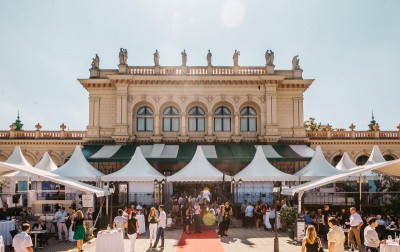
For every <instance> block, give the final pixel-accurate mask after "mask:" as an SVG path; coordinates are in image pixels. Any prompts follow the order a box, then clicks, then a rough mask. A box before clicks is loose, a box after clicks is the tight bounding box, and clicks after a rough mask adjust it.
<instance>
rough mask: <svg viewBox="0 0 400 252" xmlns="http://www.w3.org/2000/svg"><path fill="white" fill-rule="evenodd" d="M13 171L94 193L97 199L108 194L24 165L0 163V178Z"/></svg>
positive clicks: (99, 189)
mask: <svg viewBox="0 0 400 252" xmlns="http://www.w3.org/2000/svg"><path fill="white" fill-rule="evenodd" d="M14 171H18V172H23V173H25V174H27V175H29V176H38V177H39V178H43V179H46V180H47V181H52V182H54V183H58V184H62V185H65V186H69V187H72V188H75V189H78V190H80V191H83V192H88V193H95V194H96V195H97V197H102V196H107V195H108V194H109V192H108V191H107V190H103V189H101V188H97V187H94V186H91V185H87V184H84V183H81V182H78V181H74V180H72V179H68V178H65V177H62V176H59V175H56V174H54V173H51V172H47V171H43V170H40V169H37V168H33V167H27V166H24V165H16V164H8V163H5V162H0V176H4V175H5V174H7V173H10V172H14Z"/></svg>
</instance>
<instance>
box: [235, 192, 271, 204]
mask: <svg viewBox="0 0 400 252" xmlns="http://www.w3.org/2000/svg"><path fill="white" fill-rule="evenodd" d="M234 197H235V201H236V204H242V203H243V201H245V200H247V202H250V203H251V204H255V203H256V202H257V201H260V202H261V203H263V204H264V203H267V204H271V203H273V202H274V195H273V193H264V192H260V193H256V192H253V193H235V194H234Z"/></svg>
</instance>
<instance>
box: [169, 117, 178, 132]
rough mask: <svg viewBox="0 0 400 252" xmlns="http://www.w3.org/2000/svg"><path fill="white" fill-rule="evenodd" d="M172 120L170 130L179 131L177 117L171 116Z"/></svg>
mask: <svg viewBox="0 0 400 252" xmlns="http://www.w3.org/2000/svg"><path fill="white" fill-rule="evenodd" d="M171 120H172V131H179V118H171Z"/></svg>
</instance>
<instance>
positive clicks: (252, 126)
mask: <svg viewBox="0 0 400 252" xmlns="http://www.w3.org/2000/svg"><path fill="white" fill-rule="evenodd" d="M256 130H257V120H256V118H249V131H256Z"/></svg>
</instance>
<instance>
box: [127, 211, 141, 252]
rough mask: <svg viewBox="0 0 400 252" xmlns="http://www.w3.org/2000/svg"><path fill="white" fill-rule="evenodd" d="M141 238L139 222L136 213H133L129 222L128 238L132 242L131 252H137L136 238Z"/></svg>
mask: <svg viewBox="0 0 400 252" xmlns="http://www.w3.org/2000/svg"><path fill="white" fill-rule="evenodd" d="M138 236H139V222H138V221H137V220H136V213H135V212H132V213H131V218H130V219H129V220H128V237H129V240H131V249H130V252H135V242H136V238H137V237H138Z"/></svg>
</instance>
